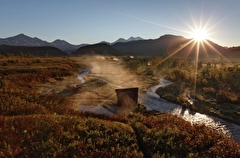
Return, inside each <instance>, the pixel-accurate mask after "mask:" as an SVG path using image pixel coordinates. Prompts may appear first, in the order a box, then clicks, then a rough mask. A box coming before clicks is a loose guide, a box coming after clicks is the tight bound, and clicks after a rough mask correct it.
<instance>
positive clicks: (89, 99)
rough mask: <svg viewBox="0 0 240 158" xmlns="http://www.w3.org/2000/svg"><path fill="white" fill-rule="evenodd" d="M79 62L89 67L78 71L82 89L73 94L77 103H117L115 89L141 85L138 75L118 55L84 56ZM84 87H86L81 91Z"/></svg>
mask: <svg viewBox="0 0 240 158" xmlns="http://www.w3.org/2000/svg"><path fill="white" fill-rule="evenodd" d="M78 62H81V63H83V64H85V65H86V66H87V68H84V69H82V70H81V71H80V72H79V73H78V78H79V80H80V81H81V84H79V86H78V87H79V89H80V91H79V92H78V94H76V95H75V96H73V98H74V101H75V103H76V104H77V105H106V104H109V103H110V104H116V102H117V98H116V92H115V89H119V88H130V87H139V86H140V83H139V82H138V78H137V76H135V75H133V74H131V73H130V72H129V71H128V70H126V69H125V68H124V66H123V65H121V63H122V62H121V60H120V59H118V58H116V57H114V58H111V57H107V56H99V55H96V56H84V59H83V58H82V57H81V58H79V61H78ZM82 87H85V88H86V89H85V90H82V91H81V89H82ZM88 87H89V88H88ZM81 108H84V107H83V106H82V107H81ZM83 110H84V109H83ZM98 110H99V108H98Z"/></svg>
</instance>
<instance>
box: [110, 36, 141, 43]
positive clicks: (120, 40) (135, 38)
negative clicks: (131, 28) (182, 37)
mask: <svg viewBox="0 0 240 158" xmlns="http://www.w3.org/2000/svg"><path fill="white" fill-rule="evenodd" d="M140 40H144V39H143V38H141V37H130V38H128V39H124V38H119V39H118V40H116V41H115V42H113V43H110V45H113V44H116V43H126V42H131V41H140Z"/></svg>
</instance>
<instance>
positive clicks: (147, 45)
mask: <svg viewBox="0 0 240 158" xmlns="http://www.w3.org/2000/svg"><path fill="white" fill-rule="evenodd" d="M40 50H41V51H40ZM7 52H8V53H13V54H19V52H23V53H32V54H38V55H43V53H45V54H46V53H48V54H49V52H50V55H54V56H55V55H57V54H59V55H68V54H71V55H84V54H109V55H136V56H163V57H166V56H173V57H181V58H187V57H188V58H189V57H191V58H192V57H195V54H196V52H197V53H198V54H199V58H216V57H223V56H226V57H228V58H231V57H240V47H232V48H226V47H222V46H220V45H218V44H216V43H213V42H212V41H209V40H206V41H205V42H203V44H200V45H199V46H198V44H197V43H196V42H194V41H193V40H192V39H187V38H184V37H182V36H176V35H163V36H161V37H159V38H157V39H148V40H146V39H143V38H141V37H130V38H128V39H123V38H119V39H118V40H116V41H115V42H112V43H109V42H105V41H102V42H100V43H97V44H92V45H88V44H79V45H73V44H70V43H68V42H67V41H64V40H60V39H57V40H55V41H53V42H47V41H44V40H41V39H39V38H37V37H34V38H32V37H29V36H26V35H24V34H19V35H17V36H14V37H9V38H5V39H1V38H0V53H7Z"/></svg>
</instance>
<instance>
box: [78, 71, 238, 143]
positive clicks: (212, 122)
mask: <svg viewBox="0 0 240 158" xmlns="http://www.w3.org/2000/svg"><path fill="white" fill-rule="evenodd" d="M90 71H91V69H84V70H81V71H80V72H79V73H78V78H79V80H80V81H81V83H84V82H85V80H84V77H83V76H84V75H87V74H89V72H90ZM95 76H96V75H95ZM99 79H100V80H102V81H105V80H104V79H103V78H102V77H100V76H99ZM107 83H109V82H107ZM109 84H111V85H113V86H116V88H119V86H120V85H115V84H113V83H109ZM168 84H171V82H170V81H167V80H164V79H161V83H160V84H158V85H155V86H152V87H150V88H149V89H148V91H147V92H146V93H141V94H139V101H140V102H141V103H142V104H143V105H145V106H146V108H147V110H156V111H159V112H161V113H167V114H172V115H175V116H178V117H181V118H183V119H184V120H186V121H189V122H191V123H192V124H204V125H206V126H208V127H211V128H214V129H216V130H217V131H219V132H221V133H223V134H224V135H226V136H227V137H229V138H231V139H233V140H235V141H236V142H238V143H239V144H240V126H238V125H236V124H234V123H229V122H227V121H224V120H222V119H220V118H217V117H214V116H210V115H206V114H201V113H198V112H194V111H192V110H190V109H188V108H184V107H182V106H181V105H178V104H175V103H172V102H169V101H166V100H164V99H162V98H160V96H159V95H158V94H156V93H155V91H156V90H157V89H158V88H159V87H162V86H166V85H168ZM106 107H107V108H106ZM78 109H79V110H81V111H90V112H94V113H97V114H104V115H114V113H113V112H112V110H109V109H111V106H109V105H104V106H94V105H92V106H91V105H90V106H89V105H80V106H79V108H78Z"/></svg>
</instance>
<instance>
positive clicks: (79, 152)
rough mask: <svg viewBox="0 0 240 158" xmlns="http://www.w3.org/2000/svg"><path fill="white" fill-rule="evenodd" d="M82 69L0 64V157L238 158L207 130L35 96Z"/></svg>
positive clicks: (63, 63) (48, 62) (23, 61)
mask: <svg viewBox="0 0 240 158" xmlns="http://www.w3.org/2000/svg"><path fill="white" fill-rule="evenodd" d="M142 60H143V59H141V60H140V59H138V61H139V62H138V63H140V64H141V63H142ZM133 61H134V60H132V61H131V62H129V61H128V64H133ZM144 61H146V63H149V59H144ZM125 62H126V63H127V60H126V61H125ZM134 62H135V61H134ZM151 62H153V61H151ZM136 63H137V62H136ZM150 64H153V63H150ZM147 65H148V64H147ZM84 66H85V65H80V64H79V63H78V64H77V63H76V62H74V61H72V60H71V59H69V58H63V57H58V58H53V57H52V58H49V57H5V56H2V57H1V58H0V75H1V78H0V140H1V141H0V157H240V145H239V144H237V143H236V142H234V141H232V140H230V139H228V138H226V137H225V136H223V135H222V134H219V133H218V132H217V131H215V130H213V129H210V128H208V127H205V126H204V125H191V124H190V123H189V122H186V121H184V120H183V119H181V118H177V117H175V116H171V115H166V114H159V115H157V116H151V115H149V114H148V115H147V116H146V115H145V112H139V111H136V112H133V113H131V114H130V115H129V116H120V115H116V116H110V117H107V116H101V115H96V114H92V113H83V112H80V111H75V110H72V109H71V107H72V104H73V102H72V101H71V100H70V99H69V98H68V97H64V96H59V95H55V94H53V93H49V94H42V93H37V92H36V85H37V84H40V83H42V84H43V83H46V82H51V81H52V80H56V81H58V80H64V78H65V77H67V76H72V75H75V74H76V72H77V71H78V70H80V69H81V68H83V67H84ZM139 66H141V65H139ZM136 68H138V70H137V71H136V72H137V73H139V75H140V74H141V75H152V74H151V73H153V71H151V72H150V71H145V70H147V69H148V70H149V67H146V69H145V67H144V66H142V67H136ZM140 68H142V69H140ZM170 74H171V73H170ZM229 104H231V105H232V104H233V105H234V103H229Z"/></svg>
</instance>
